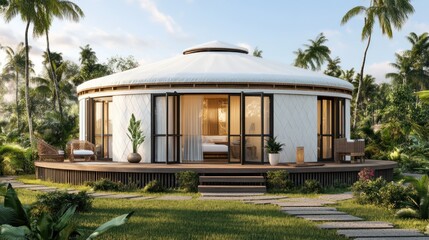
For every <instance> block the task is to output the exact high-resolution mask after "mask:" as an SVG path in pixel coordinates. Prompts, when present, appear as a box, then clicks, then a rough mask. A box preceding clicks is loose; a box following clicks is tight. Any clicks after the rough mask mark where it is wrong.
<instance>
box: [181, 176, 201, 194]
mask: <svg viewBox="0 0 429 240" xmlns="http://www.w3.org/2000/svg"><path fill="white" fill-rule="evenodd" d="M176 180H177V182H178V185H179V188H180V189H183V190H185V191H186V192H197V191H198V184H199V176H198V173H196V172H193V171H183V172H178V173H176Z"/></svg>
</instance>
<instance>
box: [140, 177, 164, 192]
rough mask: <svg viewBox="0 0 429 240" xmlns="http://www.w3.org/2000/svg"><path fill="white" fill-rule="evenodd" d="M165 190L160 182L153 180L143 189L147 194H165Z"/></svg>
mask: <svg viewBox="0 0 429 240" xmlns="http://www.w3.org/2000/svg"><path fill="white" fill-rule="evenodd" d="M164 190H165V189H164V187H163V186H162V185H161V183H160V182H158V180H152V181H150V182H149V183H148V184H146V186H145V187H144V188H143V191H145V192H163V191H164Z"/></svg>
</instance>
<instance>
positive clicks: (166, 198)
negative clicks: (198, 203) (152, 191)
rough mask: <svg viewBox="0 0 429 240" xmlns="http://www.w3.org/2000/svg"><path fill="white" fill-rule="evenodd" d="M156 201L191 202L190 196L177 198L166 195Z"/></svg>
mask: <svg viewBox="0 0 429 240" xmlns="http://www.w3.org/2000/svg"><path fill="white" fill-rule="evenodd" d="M156 199H158V200H174V201H182V200H191V199H192V196H177V195H166V196H162V197H158V198H156Z"/></svg>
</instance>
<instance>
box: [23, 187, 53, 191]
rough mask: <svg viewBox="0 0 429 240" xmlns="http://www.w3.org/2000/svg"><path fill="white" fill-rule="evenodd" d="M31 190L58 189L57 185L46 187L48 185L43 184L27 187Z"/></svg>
mask: <svg viewBox="0 0 429 240" xmlns="http://www.w3.org/2000/svg"><path fill="white" fill-rule="evenodd" d="M27 189H29V190H33V191H43V190H54V191H55V190H58V189H57V188H55V187H46V186H41V187H29V188H27Z"/></svg>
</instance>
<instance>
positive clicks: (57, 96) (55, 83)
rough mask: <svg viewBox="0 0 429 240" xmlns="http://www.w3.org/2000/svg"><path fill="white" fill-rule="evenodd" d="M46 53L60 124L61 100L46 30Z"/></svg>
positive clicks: (61, 113) (61, 117)
mask: <svg viewBox="0 0 429 240" xmlns="http://www.w3.org/2000/svg"><path fill="white" fill-rule="evenodd" d="M46 53H47V55H48V61H49V64H50V66H51V77H52V80H53V81H54V86H55V100H54V109H55V108H56V107H55V101H56V102H57V103H58V111H59V113H60V121H61V123H62V121H63V106H62V105H61V100H60V88H59V86H58V81H57V80H58V79H57V74H56V73H55V70H56V69H55V68H54V63H53V62H52V59H51V50H50V48H49V31H48V30H46Z"/></svg>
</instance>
